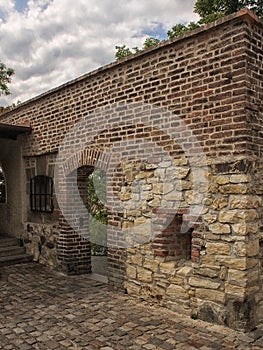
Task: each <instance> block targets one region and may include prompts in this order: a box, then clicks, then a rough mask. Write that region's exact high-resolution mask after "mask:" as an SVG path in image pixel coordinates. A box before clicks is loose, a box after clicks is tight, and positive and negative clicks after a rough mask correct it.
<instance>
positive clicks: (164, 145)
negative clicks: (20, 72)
mask: <svg viewBox="0 0 263 350" xmlns="http://www.w3.org/2000/svg"><path fill="white" fill-rule="evenodd" d="M262 31H263V29H262V22H261V21H260V20H258V18H256V17H255V16H254V15H253V14H252V13H250V12H249V11H247V10H244V11H240V12H239V13H237V14H233V15H230V16H228V17H226V18H224V19H221V20H219V21H217V22H215V23H212V24H209V25H207V26H205V27H203V28H200V29H197V30H195V31H193V32H190V33H188V34H186V35H184V36H182V37H179V38H176V39H173V40H171V41H167V42H165V43H163V44H160V45H159V46H158V47H156V48H153V49H150V50H148V51H145V52H142V53H139V54H136V55H134V56H132V57H129V58H127V59H124V60H123V61H120V62H117V63H113V64H110V65H108V66H106V67H103V68H101V69H98V70H96V71H94V72H91V73H88V74H86V75H84V76H82V77H79V78H77V79H75V80H73V81H71V82H69V83H66V84H64V85H63V86H61V87H58V88H56V89H53V90H51V91H49V92H47V93H45V94H43V95H41V96H38V97H36V98H34V99H32V100H30V101H28V102H26V103H23V104H21V105H19V106H18V107H17V108H15V109H13V110H10V111H9V112H6V113H5V114H2V115H1V116H0V120H1V122H6V123H12V124H22V123H25V122H30V125H31V127H32V129H33V132H32V134H31V135H30V136H27V137H23V140H22V139H21V142H22V141H23V144H22V155H23V157H24V160H25V162H26V166H25V168H26V172H27V173H28V174H29V173H30V172H31V173H32V170H30V169H32V168H34V169H35V166H33V165H32V164H34V162H38V164H39V167H40V168H41V169H40V168H39V169H40V170H41V172H43V171H45V172H46V174H47V173H48V172H49V170H47V168H46V166H47V164H49V160H50V162H51V163H52V167H53V168H52V173H53V174H54V178H55V182H56V197H57V200H58V205H57V204H56V208H55V209H56V210H55V212H54V215H53V216H50V214H48V215H42V216H38V217H37V216H35V217H34V216H32V213H30V212H28V213H27V218H26V220H25V223H27V224H29V225H30V226H26V227H30V229H29V230H28V232H27V233H25V240H27V241H28V244H29V245H30V246H31V247H32V245H33V243H32V242H33V238H32V237H33V236H34V235H35V236H36V237H40V242H41V237H42V236H48V235H49V234H47V235H46V233H45V234H43V231H45V229H44V228H43V227H44V226H43V225H46V224H48V225H51V224H54V225H55V227H58V228H59V233H58V236H57V237H56V250H57V266H58V268H60V269H62V270H63V271H65V272H67V273H80V272H87V271H88V270H89V269H90V247H89V233H88V229H87V227H88V225H87V224H88V213H87V212H86V208H85V206H84V203H83V200H82V198H81V194H79V193H80V192H81V191H82V189H81V188H82V187H81V186H80V183H78V171H77V169H81V168H83V167H92V168H94V167H100V168H102V169H103V170H105V171H106V173H107V203H106V206H107V208H108V219H109V220H108V221H109V225H108V264H109V283H110V285H111V286H112V287H114V288H118V289H126V290H127V292H128V293H130V294H132V295H136V296H138V297H143V298H145V299H150V300H154V301H156V302H157V303H161V304H162V305H166V306H168V307H171V308H174V309H177V310H178V309H179V310H181V311H182V312H186V313H187V314H191V315H195V317H199V318H201V319H205V320H208V321H213V322H217V323H220V324H227V325H229V326H231V327H234V328H236V329H240V330H251V329H252V328H254V327H255V325H256V324H257V323H258V319H259V317H258V315H259V313H258V309H257V308H260V307H263V300H262V264H261V260H260V254H262V243H261V242H262V231H261V228H262V202H261V195H262V180H261V179H262V169H263V166H262V160H261V154H262V142H263V141H262V107H261V101H262V80H261V76H262V72H263V68H262V62H263V60H262V56H263V49H262ZM43 159H46V160H45V161H43ZM41 164H42V165H41ZM43 164H45V169H44V168H43V167H44V165H43ZM54 167H55V171H54ZM33 172H34V173H35V170H34V171H33ZM31 173H30V174H31ZM37 174H39V171H37ZM52 176H53V175H52ZM35 225H38V226H35ZM30 232H31V233H30ZM32 232H33V233H34V234H32ZM31 235H32V237H31ZM42 240H44V239H43V238H42ZM36 241H38V238H36ZM45 242H46V241H45ZM45 242H44V243H43V244H42V245H43V247H45V246H46V243H45ZM30 249H31V248H30ZM51 249H53V248H51ZM54 265H56V264H55V263H54Z"/></svg>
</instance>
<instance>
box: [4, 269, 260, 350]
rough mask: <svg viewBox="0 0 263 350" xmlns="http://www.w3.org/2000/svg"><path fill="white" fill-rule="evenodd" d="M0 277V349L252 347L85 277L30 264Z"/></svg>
mask: <svg viewBox="0 0 263 350" xmlns="http://www.w3.org/2000/svg"><path fill="white" fill-rule="evenodd" d="M5 271H6V276H7V277H6V278H5V279H4V280H2V281H1V282H0V306H1V313H0V349H4V350H8V349H10V350H11V349H19V350H20V349H21V350H34V349H43V350H50V349H51V350H53V349H56V350H60V349H61V350H62V349H72V350H73V349H74V350H79V349H90V350H93V349H101V350H112V349H114V350H122V349H123V350H126V349H134V350H135V349H136V350H137V349H138V350H141V349H149V350H152V349H159V350H161V349H165V350H173V349H185V350H192V349H200V350H209V349H211V350H212V349H213V350H225V349H238V350H241V349H244V350H247V349H254V350H256V349H257V350H259V349H262V348H263V339H262V337H261V338H259V335H258V333H260V332H255V333H253V334H243V333H240V332H235V331H233V330H230V329H228V328H225V327H221V326H216V325H211V324H208V323H206V322H202V321H200V320H192V319H190V318H188V317H185V316H181V315H178V314H177V313H175V312H171V311H169V310H167V309H163V308H158V307H156V306H151V305H149V304H147V303H145V302H139V301H136V300H133V299H131V298H130V297H128V296H127V295H124V294H120V293H116V292H113V291H110V290H109V289H108V287H107V286H106V285H104V284H102V283H100V282H96V281H94V280H91V279H90V278H89V277H88V276H77V277H76V276H75V277H68V276H64V275H61V274H57V273H54V272H53V271H50V270H49V269H47V268H45V267H43V266H41V265H38V264H34V263H30V264H24V265H15V266H11V267H8V268H6V269H5Z"/></svg>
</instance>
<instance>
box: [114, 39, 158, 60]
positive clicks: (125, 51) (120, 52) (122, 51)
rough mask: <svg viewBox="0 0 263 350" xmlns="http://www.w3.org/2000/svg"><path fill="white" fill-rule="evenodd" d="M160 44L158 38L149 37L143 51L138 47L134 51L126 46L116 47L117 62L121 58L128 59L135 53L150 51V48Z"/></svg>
mask: <svg viewBox="0 0 263 350" xmlns="http://www.w3.org/2000/svg"><path fill="white" fill-rule="evenodd" d="M159 43H160V40H159V39H157V38H153V37H149V38H146V40H145V42H144V43H143V47H142V49H139V48H138V47H133V48H132V50H133V51H132V50H131V49H129V48H128V47H126V45H122V46H115V49H116V53H115V58H116V60H120V59H121V58H124V57H128V56H130V55H132V54H134V53H137V52H140V51H142V50H146V49H149V48H150V47H153V46H156V45H158V44H159Z"/></svg>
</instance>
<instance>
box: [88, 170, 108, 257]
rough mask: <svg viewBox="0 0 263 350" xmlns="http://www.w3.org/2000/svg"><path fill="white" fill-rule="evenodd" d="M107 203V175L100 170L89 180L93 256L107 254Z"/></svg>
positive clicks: (89, 210)
mask: <svg viewBox="0 0 263 350" xmlns="http://www.w3.org/2000/svg"><path fill="white" fill-rule="evenodd" d="M105 202H106V174H105V172H104V171H102V170H100V169H96V170H94V172H93V173H92V174H91V175H90V176H89V178H88V200H87V203H86V205H87V209H88V212H89V214H90V216H89V231H90V236H91V242H92V243H91V250H92V254H93V255H105V254H106V253H107V223H108V213H107V209H106V208H105V205H104V203H105Z"/></svg>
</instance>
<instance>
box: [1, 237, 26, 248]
mask: <svg viewBox="0 0 263 350" xmlns="http://www.w3.org/2000/svg"><path fill="white" fill-rule="evenodd" d="M9 246H21V242H20V239H18V238H16V237H11V236H8V235H0V248H2V247H9Z"/></svg>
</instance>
